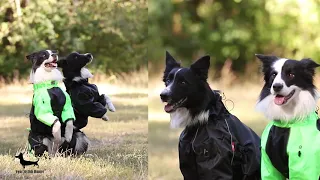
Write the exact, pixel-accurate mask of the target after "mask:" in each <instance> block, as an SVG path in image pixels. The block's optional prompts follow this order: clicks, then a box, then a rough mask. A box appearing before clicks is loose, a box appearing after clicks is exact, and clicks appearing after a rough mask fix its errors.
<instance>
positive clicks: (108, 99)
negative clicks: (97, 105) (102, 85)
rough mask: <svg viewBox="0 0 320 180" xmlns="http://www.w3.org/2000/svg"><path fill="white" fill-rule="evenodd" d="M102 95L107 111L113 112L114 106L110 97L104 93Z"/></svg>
mask: <svg viewBox="0 0 320 180" xmlns="http://www.w3.org/2000/svg"><path fill="white" fill-rule="evenodd" d="M104 97H105V99H106V102H107V104H106V108H107V109H109V111H111V112H115V111H116V108H115V107H114V105H113V103H112V101H111V99H110V98H109V97H108V96H107V95H105V94H104Z"/></svg>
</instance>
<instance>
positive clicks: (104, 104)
mask: <svg viewBox="0 0 320 180" xmlns="http://www.w3.org/2000/svg"><path fill="white" fill-rule="evenodd" d="M92 59H93V56H92V54H90V53H86V54H80V53H78V52H73V53H70V54H69V55H68V56H66V57H62V58H60V60H59V61H58V67H60V68H62V72H63V76H64V77H65V79H64V80H63V82H64V84H65V86H66V91H67V93H68V94H69V95H70V97H71V101H72V106H73V109H74V114H75V117H76V121H75V123H74V126H75V128H76V130H79V129H82V128H84V127H85V126H87V124H88V117H89V116H90V117H95V118H101V119H103V120H105V121H107V120H108V119H109V118H108V116H107V109H108V110H110V111H111V112H114V111H116V109H115V107H114V105H113V103H112V102H111V100H110V98H109V97H108V96H107V95H105V94H101V95H100V93H99V91H98V87H97V86H96V85H95V84H91V83H89V78H91V77H93V75H92V74H91V73H90V71H89V70H88V69H87V68H86V65H87V64H89V63H90V62H91V61H92Z"/></svg>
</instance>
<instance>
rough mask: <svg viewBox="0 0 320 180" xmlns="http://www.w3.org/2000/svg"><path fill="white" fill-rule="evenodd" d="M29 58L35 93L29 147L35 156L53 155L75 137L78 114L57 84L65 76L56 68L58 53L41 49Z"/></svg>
mask: <svg viewBox="0 0 320 180" xmlns="http://www.w3.org/2000/svg"><path fill="white" fill-rule="evenodd" d="M26 58H27V59H28V60H30V61H31V62H32V70H31V73H30V82H31V83H32V84H33V90H34V93H33V100H32V107H31V111H30V124H31V131H30V133H29V138H28V140H29V144H30V146H31V149H33V150H34V152H35V154H36V155H42V154H43V153H44V152H45V151H48V152H49V154H51V155H53V154H55V153H56V152H57V151H58V149H59V146H60V145H61V144H62V143H63V142H64V141H66V142H67V143H69V142H71V140H72V138H73V121H74V120H75V115H74V112H73V108H72V105H71V100H70V97H69V95H68V94H67V93H66V92H65V91H64V90H62V89H61V88H60V87H59V85H58V83H59V82H60V81H62V80H63V76H62V74H61V72H60V71H59V70H58V69H57V60H58V55H57V51H54V50H42V51H39V52H34V53H32V54H30V55H27V56H26ZM74 151H75V150H74Z"/></svg>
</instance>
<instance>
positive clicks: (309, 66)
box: [300, 58, 320, 76]
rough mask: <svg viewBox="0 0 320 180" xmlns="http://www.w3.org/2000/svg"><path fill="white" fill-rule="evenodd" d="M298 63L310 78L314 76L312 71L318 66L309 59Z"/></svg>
mask: <svg viewBox="0 0 320 180" xmlns="http://www.w3.org/2000/svg"><path fill="white" fill-rule="evenodd" d="M300 63H301V64H302V66H303V67H304V69H305V70H306V72H307V73H310V75H312V76H314V73H315V72H314V69H315V68H317V67H319V66H320V65H319V64H317V63H316V62H314V61H313V60H312V59H310V58H306V59H302V60H301V61H300Z"/></svg>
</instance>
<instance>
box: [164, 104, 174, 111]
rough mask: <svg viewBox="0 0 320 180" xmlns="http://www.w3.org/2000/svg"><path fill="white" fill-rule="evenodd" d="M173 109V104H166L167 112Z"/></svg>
mask: <svg viewBox="0 0 320 180" xmlns="http://www.w3.org/2000/svg"><path fill="white" fill-rule="evenodd" d="M172 109H173V106H172V105H168V104H167V105H165V106H164V110H165V111H166V112H170V111H172Z"/></svg>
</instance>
